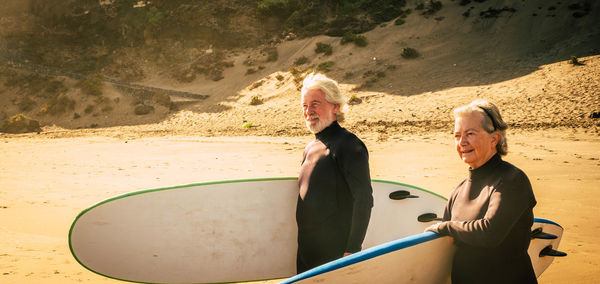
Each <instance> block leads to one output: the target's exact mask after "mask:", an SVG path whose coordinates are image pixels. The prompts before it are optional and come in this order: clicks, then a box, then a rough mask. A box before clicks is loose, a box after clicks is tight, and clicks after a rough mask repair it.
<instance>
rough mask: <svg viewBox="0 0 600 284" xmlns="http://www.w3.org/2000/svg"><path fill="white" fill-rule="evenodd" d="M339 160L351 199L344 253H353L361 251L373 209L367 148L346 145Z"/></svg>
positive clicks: (353, 144)
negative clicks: (350, 217)
mask: <svg viewBox="0 0 600 284" xmlns="http://www.w3.org/2000/svg"><path fill="white" fill-rule="evenodd" d="M340 158H341V161H340V162H341V165H340V166H341V168H342V172H343V175H344V178H345V180H346V182H347V184H348V187H349V189H350V193H351V194H352V198H353V204H352V224H351V226H350V235H349V236H348V242H347V243H346V252H351V253H354V252H358V251H360V250H361V246H362V242H363V240H364V239H365V234H366V232H367V227H368V225H369V219H370V218H371V208H372V207H373V188H372V187H371V175H370V172H369V153H368V151H367V147H366V146H365V145H364V144H363V143H362V142H360V141H357V142H356V143H348V144H347V145H346V147H345V149H344V151H343V155H342V157H340Z"/></svg>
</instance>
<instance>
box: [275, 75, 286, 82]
mask: <svg viewBox="0 0 600 284" xmlns="http://www.w3.org/2000/svg"><path fill="white" fill-rule="evenodd" d="M275 79H277V81H283V79H285V77H283V75H281V74H277V76H275Z"/></svg>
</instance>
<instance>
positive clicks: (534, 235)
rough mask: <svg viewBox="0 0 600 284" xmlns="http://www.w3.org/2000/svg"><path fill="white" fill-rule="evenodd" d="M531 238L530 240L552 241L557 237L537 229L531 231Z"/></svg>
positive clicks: (540, 228)
mask: <svg viewBox="0 0 600 284" xmlns="http://www.w3.org/2000/svg"><path fill="white" fill-rule="evenodd" d="M531 238H532V239H543V240H554V239H556V238H558V237H557V236H556V235H553V234H549V233H544V231H543V230H542V227H539V228H537V229H534V230H533V231H531Z"/></svg>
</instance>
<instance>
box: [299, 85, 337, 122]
mask: <svg viewBox="0 0 600 284" xmlns="http://www.w3.org/2000/svg"><path fill="white" fill-rule="evenodd" d="M312 90H321V91H323V93H325V100H327V101H328V102H329V103H331V104H337V105H339V106H340V109H339V111H338V112H337V113H336V118H337V120H338V121H339V122H343V121H344V110H345V108H344V106H345V104H346V98H344V96H342V94H341V92H340V87H339V86H338V83H337V82H336V81H334V80H332V79H330V78H328V77H327V76H325V75H323V74H319V73H311V74H309V75H308V76H306V78H305V79H304V81H303V82H302V90H301V91H300V94H301V95H302V96H304V95H305V94H306V93H308V91H312Z"/></svg>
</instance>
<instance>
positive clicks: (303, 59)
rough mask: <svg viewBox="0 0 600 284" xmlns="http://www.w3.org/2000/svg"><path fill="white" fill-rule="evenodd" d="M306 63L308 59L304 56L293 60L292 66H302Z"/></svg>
mask: <svg viewBox="0 0 600 284" xmlns="http://www.w3.org/2000/svg"><path fill="white" fill-rule="evenodd" d="M305 63H308V58H306V56H300V57H298V58H296V60H294V65H296V66H299V65H302V64H305Z"/></svg>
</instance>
